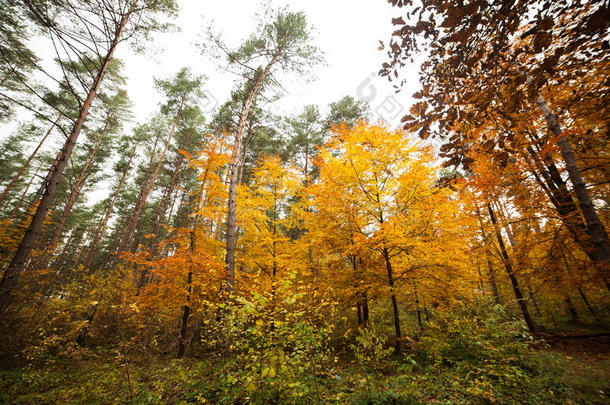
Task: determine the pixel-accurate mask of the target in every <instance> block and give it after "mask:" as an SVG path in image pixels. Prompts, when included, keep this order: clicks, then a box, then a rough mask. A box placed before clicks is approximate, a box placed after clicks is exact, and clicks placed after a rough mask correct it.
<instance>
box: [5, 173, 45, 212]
mask: <svg viewBox="0 0 610 405" xmlns="http://www.w3.org/2000/svg"><path fill="white" fill-rule="evenodd" d="M41 167H42V163H40V164H39V165H38V168H37V169H36V172H34V175H33V176H32V177H31V178H30V181H29V182H28V184H27V186H25V190H23V193H22V194H21V197H20V198H19V200H18V201H17V203H16V204H15V206H14V207H13V209H12V210H11V213H10V214H9V215H8V219H9V220H12V219H13V218H14V217H15V213H16V212H17V211H18V210H19V208H21V204H23V201H24V200H25V198H26V196H27V195H28V191H30V187H31V186H32V183H33V182H34V179H36V177H37V176H38V172H39V171H40V168H41Z"/></svg>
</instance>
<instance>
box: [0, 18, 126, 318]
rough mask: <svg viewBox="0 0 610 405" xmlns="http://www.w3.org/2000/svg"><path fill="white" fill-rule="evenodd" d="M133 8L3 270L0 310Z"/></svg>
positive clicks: (118, 31)
mask: <svg viewBox="0 0 610 405" xmlns="http://www.w3.org/2000/svg"><path fill="white" fill-rule="evenodd" d="M131 11H133V9H132V10H130V11H129V12H128V13H126V14H125V15H123V17H122V19H121V21H120V23H119V27H118V29H117V31H116V33H115V36H114V38H113V41H112V44H111V46H110V48H109V50H108V53H107V54H106V56H105V57H104V59H103V60H102V64H101V66H100V68H99V70H98V72H97V75H96V77H95V79H94V80H93V84H92V86H91V88H90V89H89V93H88V94H87V98H86V99H85V101H84V103H83V105H82V106H81V109H80V112H79V115H78V117H77V118H76V122H75V123H74V127H73V128H72V131H71V132H70V135H69V136H68V138H67V139H66V142H65V144H64V146H63V148H62V150H63V153H62V156H61V158H60V159H59V161H58V162H57V165H55V166H52V167H51V169H50V179H49V182H48V183H47V184H46V190H45V193H44V195H43V197H42V199H41V200H40V204H39V205H38V208H37V209H36V213H35V214H34V217H33V218H32V222H31V223H30V226H29V227H28V229H27V231H26V232H25V234H24V235H23V239H22V240H21V243H20V244H19V247H18V248H17V251H16V252H15V255H14V257H13V259H12V261H11V263H10V264H9V265H8V267H7V268H6V270H5V271H4V276H3V277H2V280H0V313H1V312H3V311H4V310H6V308H7V306H8V304H9V300H10V296H11V293H12V291H13V289H14V288H15V286H16V285H17V280H18V278H19V274H20V273H21V271H22V270H23V269H24V268H25V265H26V262H27V260H28V257H29V256H30V252H31V251H32V249H33V248H34V242H35V241H36V239H37V238H38V234H39V232H40V229H41V227H42V224H43V222H44V219H45V218H46V216H47V211H48V210H49V207H50V206H51V203H52V202H53V200H54V199H55V192H56V191H57V186H58V185H59V182H60V180H61V178H62V176H63V173H64V170H65V168H66V165H67V163H68V159H70V156H71V155H72V150H73V149H74V145H75V144H76V141H77V139H78V136H79V134H80V131H81V128H82V126H83V123H84V122H85V118H86V117H87V114H88V113H89V108H90V107H91V103H92V102H93V99H94V98H95V95H96V94H97V91H98V89H99V87H100V84H101V83H102V80H103V79H104V75H105V73H106V69H107V68H108V64H109V63H110V60H111V59H112V56H113V54H114V51H115V49H116V47H117V45H118V43H119V39H120V37H121V35H122V33H123V30H124V28H125V25H126V24H127V20H128V19H129V16H130V15H131Z"/></svg>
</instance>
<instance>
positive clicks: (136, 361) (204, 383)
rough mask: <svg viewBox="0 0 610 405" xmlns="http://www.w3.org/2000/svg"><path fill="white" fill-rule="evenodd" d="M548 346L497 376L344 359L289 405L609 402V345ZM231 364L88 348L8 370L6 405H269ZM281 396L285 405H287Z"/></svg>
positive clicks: (454, 367)
mask: <svg viewBox="0 0 610 405" xmlns="http://www.w3.org/2000/svg"><path fill="white" fill-rule="evenodd" d="M547 342H548V343H547V344H545V345H544V346H543V347H538V348H537V349H533V350H531V351H530V352H529V354H528V355H527V356H526V357H527V362H531V364H536V366H535V367H534V366H531V367H530V366H528V364H524V363H520V365H519V366H518V367H516V366H510V367H504V366H501V365H498V364H494V365H493V366H492V367H488V366H487V365H486V364H483V363H485V362H479V363H476V364H469V363H466V362H460V363H454V364H438V363H437V364H427V365H424V364H418V363H417V362H416V361H414V360H409V361H405V360H404V359H401V360H398V359H386V360H384V361H383V362H380V363H377V364H375V366H374V367H369V366H367V367H363V366H361V365H359V364H356V363H354V362H353V361H350V360H347V359H345V360H343V359H339V361H338V362H337V363H336V364H335V366H334V367H333V368H332V370H331V371H330V372H328V373H326V374H325V375H304V376H303V377H302V387H303V391H302V392H301V393H300V394H299V395H298V396H297V397H296V399H295V398H294V397H293V399H291V400H290V401H289V402H287V403H303V404H310V403H320V404H322V403H344V404H386V403H387V404H427V403H432V404H479V403H480V404H485V403H490V404H517V403H519V404H525V403H531V404H555V403H556V404H607V403H609V401H610V356H609V351H608V348H609V344H610V338H609V337H595V338H584V339H574V338H570V339H555V340H550V341H547ZM407 359H411V357H407ZM223 361H225V360H222V359H214V360H210V359H209V358H205V357H204V358H193V357H189V358H185V359H181V360H177V359H171V358H153V357H150V358H147V359H143V358H142V357H139V358H130V357H129V356H128V357H125V356H124V355H122V354H121V353H118V352H108V351H105V350H102V349H96V350H81V349H79V350H78V351H76V352H74V353H72V355H71V356H65V355H63V356H61V357H60V356H57V357H51V358H48V359H47V360H46V361H45V362H44V364H39V365H28V366H25V367H21V368H15V367H12V368H10V369H3V370H0V402H1V403H3V404H4V403H6V404H113V403H123V404H185V403H227V404H229V403H231V404H232V403H247V402H248V401H249V400H250V402H253V403H269V402H268V401H269V399H267V400H259V401H256V400H255V396H253V397H252V398H249V397H241V398H239V397H238V396H235V395H232V394H231V387H230V386H227V384H226V383H219V381H218V376H219V375H222V368H223V367H224V365H223V363H222V362H223ZM278 387H279V385H276V386H275V388H274V387H272V386H268V387H259V389H263V390H273V389H276V390H277V389H279V388H278ZM278 392H279V393H276V394H275V395H276V396H275V398H276V401H275V402H276V403H285V402H284V401H282V400H281V399H280V398H281V397H282V394H281V391H278ZM265 398H270V397H269V396H266V397H265ZM271 398H273V396H271Z"/></svg>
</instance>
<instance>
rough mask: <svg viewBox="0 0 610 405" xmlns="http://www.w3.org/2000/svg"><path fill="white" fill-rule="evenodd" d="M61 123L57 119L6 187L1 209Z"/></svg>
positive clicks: (0, 204) (0, 203) (0, 202)
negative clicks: (41, 148) (10, 192)
mask: <svg viewBox="0 0 610 405" xmlns="http://www.w3.org/2000/svg"><path fill="white" fill-rule="evenodd" d="M58 121H59V118H57V119H56V120H55V122H54V123H53V125H51V128H49V130H48V131H47V133H46V134H45V136H44V137H43V138H42V139H41V140H40V142H39V143H38V146H36V149H34V152H32V154H31V155H30V157H29V158H28V160H26V161H25V163H24V164H23V166H21V168H20V169H19V171H18V172H17V174H16V175H15V177H13V179H12V180H11V182H10V183H9V184H8V185H7V186H6V188H5V189H4V191H3V192H2V194H0V208H2V203H3V202H4V199H5V198H6V196H7V195H8V192H9V191H10V190H11V188H12V187H13V186H14V185H15V183H17V181H18V180H19V178H20V177H21V176H22V175H23V173H24V172H25V170H26V169H27V168H28V166H29V165H30V163H32V160H33V159H34V157H36V154H37V153H38V151H39V150H40V147H41V146H42V144H43V143H44V141H46V139H47V138H48V137H49V135H50V134H51V132H53V129H54V128H55V125H57V122H58Z"/></svg>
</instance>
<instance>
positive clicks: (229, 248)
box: [225, 55, 279, 294]
mask: <svg viewBox="0 0 610 405" xmlns="http://www.w3.org/2000/svg"><path fill="white" fill-rule="evenodd" d="M278 58H279V55H275V56H274V57H273V58H272V59H271V61H269V63H268V64H267V66H265V69H264V70H263V71H262V72H261V74H260V75H259V76H258V77H257V78H256V81H255V82H254V85H253V86H252V88H251V89H250V92H249V93H248V97H247V98H246V102H245V103H244V106H243V108H242V111H241V115H240V117H239V124H238V126H237V133H236V134H235V144H234V145H233V150H232V159H231V160H232V161H231V163H230V165H229V167H230V177H229V196H228V204H227V205H228V207H227V228H226V229H227V235H226V256H225V269H226V289H227V292H228V293H229V294H230V293H231V292H233V290H234V289H235V244H236V242H237V226H236V219H237V201H236V197H237V185H238V181H239V171H240V170H239V167H238V166H240V163H241V162H240V156H241V149H242V141H243V136H244V130H245V128H246V122H247V120H248V115H249V114H250V110H251V108H252V103H253V101H254V98H255V96H256V94H257V93H258V90H259V88H260V87H261V85H262V84H263V80H264V79H265V78H266V77H267V75H269V73H270V72H271V68H272V67H273V65H274V64H275V63H276V62H277V60H278Z"/></svg>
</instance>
